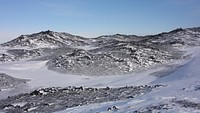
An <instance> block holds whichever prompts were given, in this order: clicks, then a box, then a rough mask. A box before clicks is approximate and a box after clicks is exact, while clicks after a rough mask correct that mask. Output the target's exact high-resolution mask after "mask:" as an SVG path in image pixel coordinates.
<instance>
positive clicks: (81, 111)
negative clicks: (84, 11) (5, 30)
mask: <svg viewBox="0 0 200 113" xmlns="http://www.w3.org/2000/svg"><path fill="white" fill-rule="evenodd" d="M199 46H200V28H188V29H176V30H173V31H171V32H167V33H160V34H157V35H148V36H135V35H121V34H116V35H105V36H100V37H97V38H93V39H87V38H84V37H80V36H74V35H71V34H68V33H59V32H53V31H44V32H40V33H35V34H31V35H22V36H20V37H18V38H16V39H14V40H12V41H10V42H7V43H4V44H0V112H1V111H2V112H61V113H62V112H63V113H66V112H67V113H97V112H99V113H100V112H101V113H107V112H117V113H125V112H130V113H157V112H162V113H163V112H164V113H165V112H170V113H173V112H174V113H177V112H179V113H183V112H196V113H199V112H200V98H199V97H200V69H199V68H200V47H199Z"/></svg>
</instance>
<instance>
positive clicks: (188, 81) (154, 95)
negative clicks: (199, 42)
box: [58, 47, 200, 113]
mask: <svg viewBox="0 0 200 113" xmlns="http://www.w3.org/2000/svg"><path fill="white" fill-rule="evenodd" d="M187 54H193V55H192V58H190V59H188V60H186V61H183V62H182V63H180V62H179V63H180V64H179V66H180V67H179V68H177V70H174V71H173V72H171V73H167V74H169V75H166V76H165V77H163V78H158V79H154V80H149V84H150V85H151V84H152V85H153V84H158V83H159V84H164V85H165V87H161V88H158V89H154V90H153V91H152V92H150V93H148V94H144V95H142V96H139V97H136V98H134V99H128V100H122V101H116V102H105V103H97V104H91V105H85V106H78V107H74V108H69V109H66V110H63V111H59V112H58V113H66V112H67V113H74V112H76V113H96V112H101V113H109V112H111V111H108V110H107V109H108V108H109V107H110V108H112V107H113V106H116V107H117V108H118V109H119V110H117V111H113V112H116V113H125V112H126V113H132V112H133V111H135V110H137V109H140V108H145V107H146V106H149V105H157V104H159V103H171V101H172V99H178V100H188V101H191V102H194V103H195V102H196V103H200V99H199V97H200V93H199V92H198V91H195V90H194V88H195V87H196V86H200V48H199V47H198V48H190V49H187ZM147 72H148V71H147ZM147 72H146V74H148V73H147ZM143 74H145V73H143ZM143 74H141V75H143ZM138 76H139V75H138ZM138 76H137V77H138ZM137 77H136V78H137ZM130 78H131V77H129V79H130ZM142 79H143V80H145V79H146V78H142V77H141V79H139V80H138V81H139V82H138V84H139V83H145V82H144V81H143V80H142ZM106 80H107V79H104V81H106ZM130 81H131V80H130ZM150 81H153V82H150ZM119 82H122V84H123V83H124V82H126V80H125V81H123V80H122V79H120V81H119ZM132 82H135V81H132ZM116 83H117V82H113V83H112V84H116ZM129 83H130V82H129V81H128V84H127V85H131V84H129ZM146 83H148V82H146ZM108 85H111V83H110V84H108ZM169 106H170V105H169ZM162 112H169V113H189V112H190V113H191V112H192V113H199V112H200V110H199V109H194V108H183V107H180V105H177V106H173V107H172V109H169V110H167V111H165V110H162Z"/></svg>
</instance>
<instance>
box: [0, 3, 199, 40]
mask: <svg viewBox="0 0 200 113" xmlns="http://www.w3.org/2000/svg"><path fill="white" fill-rule="evenodd" d="M195 26H200V0H0V42H4V41H7V40H10V39H13V38H16V37H18V36H19V35H21V34H30V33H34V32H40V31H44V30H53V31H58V32H68V33H71V34H75V35H81V36H85V37H96V36H99V35H105V34H116V33H122V34H135V35H147V34H155V33H159V32H162V31H169V30H172V29H175V28H179V27H183V28H187V27H195Z"/></svg>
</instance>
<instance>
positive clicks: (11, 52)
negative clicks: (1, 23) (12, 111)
mask: <svg viewBox="0 0 200 113" xmlns="http://www.w3.org/2000/svg"><path fill="white" fill-rule="evenodd" d="M199 45H200V27H195V28H186V29H182V28H179V29H176V30H173V31H170V32H165V33H160V34H156V35H147V36H136V35H123V34H115V35H104V36H99V37H97V38H85V37H81V36H75V35H71V34H68V33H59V32H53V31H49V30H48V31H42V32H39V33H34V34H30V35H21V36H19V37H18V38H16V39H14V40H11V41H9V42H6V43H3V44H1V45H0V49H1V51H0V62H1V63H4V62H16V61H20V60H47V61H48V62H47V64H46V65H47V67H48V69H50V70H53V71H58V72H62V73H67V74H75V75H82V74H83V75H91V76H101V75H122V74H129V73H133V72H137V71H141V70H143V69H145V68H150V67H153V66H159V65H160V64H166V63H170V62H173V61H174V60H177V59H182V52H181V48H183V47H191V46H199Z"/></svg>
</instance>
